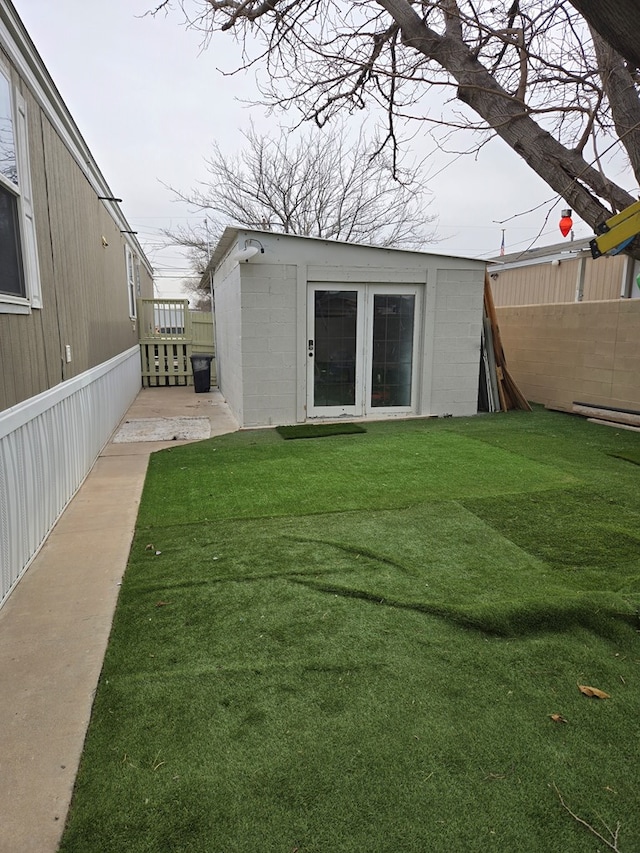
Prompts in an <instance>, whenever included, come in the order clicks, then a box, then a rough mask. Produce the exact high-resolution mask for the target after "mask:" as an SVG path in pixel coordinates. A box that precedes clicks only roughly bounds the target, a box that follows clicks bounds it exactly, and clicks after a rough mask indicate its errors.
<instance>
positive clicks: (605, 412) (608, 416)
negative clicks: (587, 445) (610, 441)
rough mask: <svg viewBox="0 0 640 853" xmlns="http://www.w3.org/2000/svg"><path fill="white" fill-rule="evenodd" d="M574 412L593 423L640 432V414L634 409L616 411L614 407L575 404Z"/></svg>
mask: <svg viewBox="0 0 640 853" xmlns="http://www.w3.org/2000/svg"><path fill="white" fill-rule="evenodd" d="M572 411H573V412H575V414H576V415H583V416H584V417H585V418H587V420H589V421H591V422H593V423H597V424H604V425H606V426H617V427H623V428H624V429H631V430H640V412H636V411H634V410H633V409H616V408H614V407H613V406H598V405H597V404H595V403H579V402H574V403H573V406H572Z"/></svg>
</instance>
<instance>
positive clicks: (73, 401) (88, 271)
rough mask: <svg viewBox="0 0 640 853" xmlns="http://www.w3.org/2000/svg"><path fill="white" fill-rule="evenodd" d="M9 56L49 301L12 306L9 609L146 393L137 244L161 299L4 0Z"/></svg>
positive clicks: (4, 443)
mask: <svg viewBox="0 0 640 853" xmlns="http://www.w3.org/2000/svg"><path fill="white" fill-rule="evenodd" d="M0 54H1V58H2V61H3V73H5V74H6V73H9V74H10V76H11V82H12V86H13V88H14V90H15V91H16V92H17V93H19V94H20V98H16V101H17V103H19V104H20V109H21V112H20V115H25V116H26V137H27V138H26V142H27V149H28V151H27V152H24V149H20V151H21V153H22V154H24V153H28V174H26V173H24V172H23V176H22V178H21V186H22V189H23V190H26V191H27V193H26V195H25V194H23V200H24V199H25V198H26V199H28V202H29V203H28V204H27V205H26V207H27V213H28V214H29V220H28V221H29V223H30V222H31V218H30V214H31V212H33V222H34V223H35V237H36V244H37V245H36V248H37V261H38V266H39V271H40V276H39V278H40V282H39V293H37V292H36V291H35V290H31V292H28V293H27V295H26V296H20V297H17V298H15V297H13V298H11V297H9V296H6V295H3V296H1V297H0V364H1V365H2V370H0V604H2V602H3V601H4V600H6V598H7V596H8V595H9V593H10V591H11V589H12V588H13V586H14V585H15V584H16V583H17V581H18V579H19V578H20V577H21V576H22V574H23V573H24V571H25V570H26V568H27V566H28V565H29V563H30V562H31V560H32V559H33V557H34V556H35V554H36V553H37V551H38V549H39V548H40V546H41V545H42V543H43V542H44V540H45V538H46V536H47V534H48V532H49V530H50V529H51V527H52V525H53V524H54V523H55V521H56V519H57V518H58V516H59V515H60V513H61V512H62V511H63V509H64V508H65V506H66V504H67V503H68V502H69V500H70V499H71V498H72V497H73V495H74V493H75V491H76V490H77V489H78V487H79V486H80V484H81V483H82V481H83V480H84V478H85V477H86V475H87V474H88V472H89V471H90V470H91V467H92V465H93V464H94V462H95V460H96V458H97V456H98V454H99V453H100V450H101V449H102V447H103V446H104V444H105V443H106V442H107V440H108V439H109V436H110V435H111V433H112V432H113V430H114V429H115V428H116V426H117V425H118V423H119V421H120V420H121V418H122V416H123V415H124V413H125V412H126V410H127V408H128V406H129V405H130V403H131V402H132V400H133V399H134V397H135V395H136V394H137V392H138V390H139V389H140V387H141V372H140V354H139V347H138V338H137V329H136V321H135V319H133V318H131V317H130V300H129V289H128V278H127V266H126V258H125V246H128V247H129V248H130V249H131V250H132V251H133V252H134V253H135V255H136V257H137V258H138V259H139V260H140V294H139V295H141V296H151V295H152V290H153V282H152V278H151V276H152V270H151V267H150V266H149V265H148V262H147V261H146V259H145V258H144V255H143V253H142V250H141V248H140V246H139V245H138V243H137V241H136V239H135V237H134V236H133V235H132V233H131V232H130V228H129V226H128V225H127V223H126V219H125V218H124V216H123V215H122V212H121V211H120V209H119V208H118V206H117V204H116V202H115V201H114V200H112V199H111V196H112V193H111V190H110V189H109V188H108V185H107V184H106V182H105V179H104V177H103V176H102V174H101V172H100V170H99V169H98V166H97V164H96V163H95V161H94V159H93V157H92V155H91V153H90V152H89V150H88V148H87V147H86V144H85V143H84V141H83V139H82V137H81V135H80V132H79V130H78V129H77V127H76V125H75V123H74V121H73V119H72V117H71V116H70V115H69V113H68V111H67V109H66V107H65V105H64V103H63V102H62V100H61V98H60V95H59V94H58V92H57V90H56V88H55V86H54V84H53V82H52V81H51V79H50V77H49V75H48V73H47V71H46V69H45V68H44V66H43V64H42V60H41V59H40V57H39V56H38V55H37V53H36V51H35V49H34V47H33V45H32V43H31V41H30V39H29V38H28V35H27V34H26V32H25V30H24V27H23V25H22V24H21V22H20V20H19V18H18V16H17V14H16V11H15V9H14V8H13V6H12V5H11V3H10V2H8V0H0ZM23 101H24V107H25V109H26V112H24V113H23V112H22V103H23ZM20 128H21V131H22V130H23V129H24V128H23V123H20ZM20 139H21V140H23V139H24V136H21V137H20ZM24 160H25V158H24V157H23V158H22V159H19V160H18V168H19V169H23V168H24V167H25V165H26V163H25V162H24ZM29 176H30V179H31V180H30V186H29V180H28V178H29ZM23 179H26V180H24V181H23ZM29 188H30V190H31V194H30V196H29V195H28V190H29ZM31 208H32V210H31ZM27 234H28V235H30V234H31V231H30V230H29V229H27ZM22 239H23V240H24V239H25V234H22ZM27 259H28V260H29V262H31V261H32V255H31V254H28V256H27ZM29 269H32V267H29ZM34 297H35V298H34ZM39 297H41V299H40V298H39ZM29 298H30V299H31V301H29ZM66 348H68V351H69V355H70V358H66V357H65V356H66V352H65V350H66Z"/></svg>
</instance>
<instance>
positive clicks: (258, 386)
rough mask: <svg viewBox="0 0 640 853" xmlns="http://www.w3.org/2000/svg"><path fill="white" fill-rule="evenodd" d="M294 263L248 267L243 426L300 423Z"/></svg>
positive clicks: (244, 269) (245, 274) (244, 300)
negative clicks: (297, 415)
mask: <svg viewBox="0 0 640 853" xmlns="http://www.w3.org/2000/svg"><path fill="white" fill-rule="evenodd" d="M296 283H297V267H296V265H294V264H272V265H266V264H261V265H259V266H258V265H251V264H247V265H246V266H244V267H242V343H243V363H242V383H243V387H244V418H243V421H242V423H243V426H265V425H267V424H283V423H285V424H286V423H295V421H296V400H297V397H296V389H297V372H296V370H297V365H296V341H297V324H296V317H297V313H296Z"/></svg>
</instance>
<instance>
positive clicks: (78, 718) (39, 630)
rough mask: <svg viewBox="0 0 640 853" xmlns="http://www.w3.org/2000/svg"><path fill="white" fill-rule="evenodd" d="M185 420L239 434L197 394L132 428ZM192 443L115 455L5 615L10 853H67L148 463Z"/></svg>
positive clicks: (168, 396)
mask: <svg viewBox="0 0 640 853" xmlns="http://www.w3.org/2000/svg"><path fill="white" fill-rule="evenodd" d="M179 417H190V418H199V417H206V418H208V419H209V420H210V425H211V435H222V434H224V433H227V432H234V431H235V430H236V429H237V428H238V427H237V423H236V422H235V420H234V418H233V416H232V415H231V413H230V411H229V409H228V407H227V406H226V404H225V402H224V400H223V398H222V396H221V395H220V393H219V392H218V391H215V390H214V391H211V392H208V393H205V394H195V393H194V390H193V388H191V387H186V388H181V387H173V388H146V389H143V390H142V391H141V392H140V394H139V395H138V397H137V398H136V400H135V401H134V403H133V405H132V406H131V407H130V409H129V411H128V412H127V414H126V416H125V420H126V419H136V420H144V419H145V418H149V419H154V418H155V419H157V418H179ZM141 435H142V436H143V437H146V436H145V433H144V430H143V431H142V433H141ZM185 443H188V442H186V441H140V442H127V443H121V444H114V443H109V444H108V445H107V446H106V447H105V448H104V450H103V452H102V454H101V455H100V457H99V458H98V460H97V461H96V464H95V465H94V467H93V469H92V471H91V473H90V474H89V476H88V477H87V479H86V480H85V482H84V484H83V485H82V487H81V488H80V490H79V491H78V493H77V494H76V496H75V497H74V499H73V500H72V501H71V503H70V504H69V506H68V507H67V509H66V510H65V512H64V513H63V514H62V516H61V517H60V519H59V521H58V523H57V524H56V526H55V527H54V529H53V531H52V532H51V534H50V535H49V537H48V539H47V540H46V542H45V544H44V545H43V547H42V549H41V550H40V552H39V553H38V555H37V557H36V558H35V560H34V561H33V563H32V564H31V566H30V567H29V569H28V571H27V572H26V573H25V575H24V577H23V578H22V580H21V581H20V583H19V584H18V586H17V587H16V589H15V590H14V592H13V593H12V594H11V596H10V597H9V599H8V600H7V602H6V603H5V605H4V606H3V608H2V609H1V610H0V721H2V724H1V725H0V810H1V812H0V853H55V851H56V850H57V849H58V846H59V843H60V837H61V835H62V830H63V828H64V823H65V819H66V815H67V811H68V808H69V803H70V800H71V795H72V792H73V785H74V781H75V776H76V772H77V769H78V763H79V760H80V755H81V752H82V746H83V743H84V738H85V734H86V730H87V726H88V723H89V718H90V715H91V706H92V702H93V696H94V692H95V689H96V686H97V682H98V677H99V675H100V670H101V667H102V661H103V658H104V653H105V650H106V646H107V642H108V639H109V632H110V630H111V623H112V620H113V613H114V610H115V606H116V602H117V598H118V591H119V589H120V586H119V584H120V581H121V578H122V575H123V572H124V569H125V567H126V564H127V559H128V556H129V549H130V547H131V540H132V537H133V531H134V528H135V522H136V517H137V513H138V506H139V504H140V497H141V494H142V487H143V484H144V478H145V475H146V471H147V465H148V461H149V455H150V454H151V453H152V452H154V451H156V450H158V449H162V448H164V447H175V446H176V445H178V444H185Z"/></svg>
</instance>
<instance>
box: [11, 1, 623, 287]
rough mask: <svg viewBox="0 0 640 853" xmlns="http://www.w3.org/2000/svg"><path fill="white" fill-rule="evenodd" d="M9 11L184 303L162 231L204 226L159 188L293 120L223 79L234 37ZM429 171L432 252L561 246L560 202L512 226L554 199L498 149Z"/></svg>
mask: <svg viewBox="0 0 640 853" xmlns="http://www.w3.org/2000/svg"><path fill="white" fill-rule="evenodd" d="M13 2H14V5H15V7H16V9H17V11H18V14H19V15H20V16H21V18H22V20H23V22H24V24H25V26H26V28H27V30H28V32H29V34H30V36H31V38H32V40H33V42H34V43H35V46H36V48H37V49H38V51H39V53H40V55H41V56H42V58H43V60H44V63H45V65H46V66H47V69H48V71H49V73H50V74H51V76H52V78H53V80H54V82H55V84H56V86H57V88H58V90H59V91H60V93H61V95H62V97H63V99H64V101H65V103H66V104H67V107H68V108H69V110H70V112H71V114H72V116H73V118H74V120H75V122H76V124H77V125H78V127H79V128H80V131H81V133H82V135H83V136H84V138H85V141H86V142H87V144H88V146H89V148H90V149H91V152H92V153H93V156H94V157H95V159H96V161H97V163H98V166H99V167H100V169H101V171H102V173H103V174H104V176H105V178H106V180H107V183H108V184H109V186H110V188H111V190H112V191H113V193H114V194H115V195H116V196H118V197H119V198H122V199H123V203H122V205H121V207H122V209H123V212H124V214H125V216H126V217H127V219H128V221H129V223H130V224H131V226H132V228H133V229H134V230H136V231H138V239H139V240H140V242H141V244H142V246H143V248H144V249H145V251H146V253H147V255H148V257H149V259H150V261H151V263H152V264H153V266H154V267H155V269H156V273H157V291H158V295H161V296H172V295H181V294H180V289H179V284H178V282H179V281H180V279H181V278H182V277H183V276H184V275H186V274H187V272H188V269H187V263H186V261H185V259H184V257H183V256H182V255H181V253H180V252H179V251H178V250H177V249H175V248H169V249H167V248H162V244H163V242H165V240H164V238H163V237H162V233H161V232H162V229H163V228H172V227H175V226H177V225H187V224H189V223H191V224H199V223H201V222H202V221H203V219H204V216H203V214H202V213H201V212H197V211H193V210H189V209H188V208H187V206H186V205H185V204H183V203H181V202H176V201H175V200H174V197H173V196H172V194H171V193H170V192H169V191H168V190H167V189H166V188H165V186H163V184H169V185H172V186H175V187H177V188H179V189H183V190H188V189H189V188H191V187H192V186H194V185H195V184H196V183H197V182H198V181H201V180H203V179H205V178H206V171H205V168H204V159H205V157H207V156H208V155H209V153H210V150H211V144H212V142H213V141H214V140H215V141H217V142H218V143H219V144H220V146H221V148H222V149H223V151H225V153H231V152H232V151H233V149H234V146H237V145H239V144H240V142H241V139H240V131H241V130H243V129H246V128H247V127H248V124H249V121H250V119H251V120H253V122H254V124H255V125H256V127H257V129H258V130H259V131H262V132H269V131H270V130H273V132H274V134H275V135H277V134H278V125H279V124H287V117H286V116H284V117H278V116H276V117H273V116H272V117H268V116H266V115H265V113H264V110H263V109H262V108H260V107H251V108H249V107H247V106H246V105H244V104H243V103H241V101H242V100H247V99H251V97H252V94H255V90H254V86H253V79H252V78H247V77H246V76H245V77H237V76H236V77H228V76H227V77H225V76H223V75H222V73H221V72H220V70H219V69H224V70H231V69H233V68H234V67H235V65H236V64H237V62H238V59H239V46H238V45H237V43H236V42H235V40H234V38H233V36H232V35H231V34H229V33H223V34H216V36H215V37H214V38H213V40H212V42H211V43H210V45H209V46H208V48H207V49H204V50H202V49H201V44H200V36H199V35H198V34H197V33H195V32H193V31H188V30H186V29H185V28H184V27H182V26H181V24H180V19H179V17H178V16H177V15H169V16H164V15H159V16H157V17H155V18H153V17H143V14H144V12H145V11H146V10H147V9H149V8H150V7H151V6H152V5H153V4H152V3H151V0H108V2H102V3H97V2H95V0H55V2H52V0H13ZM417 130H418V132H417V135H416V136H415V138H414V141H413V146H414V148H415V151H416V152H417V153H418V154H419V155H422V154H424V153H426V152H428V151H429V150H430V147H431V142H430V140H428V138H427V137H426V134H425V132H424V131H423V130H422V129H421V128H418V129H417ZM447 164H449V165H448V167H447V168H443V167H445V166H447ZM429 165H430V172H431V174H432V175H433V176H434V177H433V178H432V179H430V181H429V186H430V189H431V190H432V192H433V201H432V204H431V207H430V211H429V212H430V213H435V214H437V216H438V220H439V221H438V225H437V230H438V236H439V238H440V240H439V242H438V244H437V245H435V246H434V247H433V248H434V251H436V252H441V253H443V254H456V255H466V256H473V257H490V256H492V255H497V254H498V252H499V249H500V241H501V236H502V228H505V244H506V251H507V252H511V251H519V250H523V249H527V248H529V247H530V246H532V244H533V242H534V241H535V245H545V244H549V243H555V242H559V241H560V240H561V239H562V238H561V236H560V232H559V230H558V221H559V218H560V214H559V211H560V209H561V208H562V207H564V206H565V205H564V203H563V202H559V203H558V204H557V206H556V207H555V208H554V210H553V212H552V213H551V215H550V216H549V219H548V221H547V222H546V223H545V217H546V216H547V214H548V212H549V209H550V207H551V204H546V205H543V206H542V207H541V208H540V209H539V210H536V211H535V212H534V213H532V214H529V215H528V216H522V217H518V218H515V219H512V218H511V217H514V215H515V214H518V213H520V212H522V211H526V210H529V209H531V208H533V207H535V206H536V205H539V204H541V203H542V202H544V201H545V200H549V199H553V198H554V194H553V192H552V191H551V190H550V189H549V188H548V187H547V186H546V185H545V184H544V183H543V182H542V181H541V180H540V179H538V178H537V177H536V176H535V175H534V174H533V173H532V172H531V171H530V170H529V169H528V168H527V166H526V165H525V164H524V163H523V162H522V161H521V160H520V158H518V157H517V156H516V155H515V154H514V153H513V152H511V150H510V149H509V148H508V147H507V146H506V145H505V144H504V143H502V142H501V141H500V140H494V141H492V142H491V143H490V144H489V145H488V146H486V147H485V148H484V149H482V151H481V153H480V155H479V156H478V158H477V159H474V158H472V157H463V158H459V159H455V158H454V157H453V156H452V155H444V154H442V153H436V154H434V155H433V157H432V158H431V159H430V161H429ZM612 176H613V177H616V176H615V175H612ZM626 183H627V184H628V183H629V182H628V181H627V182H626ZM630 189H633V185H631V186H630ZM502 220H508V221H506V222H504V224H502V225H501V224H499V223H500V222H501V221H502ZM574 220H575V217H574ZM574 231H575V236H576V238H579V237H586V236H588V235H590V234H591V229H590V228H588V227H587V226H586V225H584V224H583V223H581V222H580V221H579V220H577V221H576V223H575V228H574ZM540 233H541V236H539V237H538V235H539V234H540ZM536 238H537V239H536Z"/></svg>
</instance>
